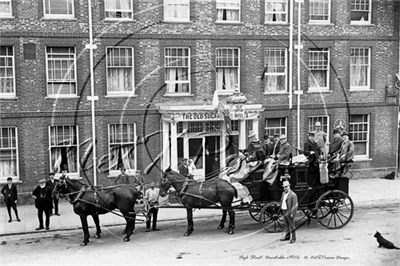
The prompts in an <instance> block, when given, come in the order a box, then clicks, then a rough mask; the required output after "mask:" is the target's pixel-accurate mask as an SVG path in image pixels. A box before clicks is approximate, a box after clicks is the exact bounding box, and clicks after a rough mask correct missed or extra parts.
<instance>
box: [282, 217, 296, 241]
mask: <svg viewBox="0 0 400 266" xmlns="http://www.w3.org/2000/svg"><path fill="white" fill-rule="evenodd" d="M283 222H284V223H285V225H286V235H285V238H287V239H293V240H296V231H295V225H294V217H293V218H290V211H288V210H283Z"/></svg>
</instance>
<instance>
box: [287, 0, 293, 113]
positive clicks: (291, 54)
mask: <svg viewBox="0 0 400 266" xmlns="http://www.w3.org/2000/svg"><path fill="white" fill-rule="evenodd" d="M289 4H290V10H289V12H290V18H289V20H290V24H289V25H290V26H289V69H288V70H289V110H291V109H292V108H293V88H292V87H293V12H294V8H293V5H294V3H293V1H289Z"/></svg>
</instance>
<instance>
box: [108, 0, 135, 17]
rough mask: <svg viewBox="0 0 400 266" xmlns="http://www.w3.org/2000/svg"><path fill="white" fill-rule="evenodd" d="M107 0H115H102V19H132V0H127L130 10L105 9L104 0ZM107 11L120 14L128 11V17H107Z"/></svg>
mask: <svg viewBox="0 0 400 266" xmlns="http://www.w3.org/2000/svg"><path fill="white" fill-rule="evenodd" d="M107 1H115V0H104V19H105V20H128V21H129V20H133V19H134V18H133V14H134V13H133V0H127V1H128V2H129V3H130V6H131V9H130V10H128V9H122V8H121V9H107V4H106V2H107ZM107 12H115V13H118V12H120V13H121V14H122V13H130V17H128V18H123V17H120V18H119V17H107Z"/></svg>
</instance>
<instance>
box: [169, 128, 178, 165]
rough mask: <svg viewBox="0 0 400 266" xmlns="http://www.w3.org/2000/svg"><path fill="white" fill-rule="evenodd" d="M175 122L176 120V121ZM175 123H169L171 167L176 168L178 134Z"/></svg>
mask: <svg viewBox="0 0 400 266" xmlns="http://www.w3.org/2000/svg"><path fill="white" fill-rule="evenodd" d="M176 123H177V122H176ZM176 123H171V124H170V126H171V169H172V170H174V171H177V170H178V135H177V131H176V130H177V128H176Z"/></svg>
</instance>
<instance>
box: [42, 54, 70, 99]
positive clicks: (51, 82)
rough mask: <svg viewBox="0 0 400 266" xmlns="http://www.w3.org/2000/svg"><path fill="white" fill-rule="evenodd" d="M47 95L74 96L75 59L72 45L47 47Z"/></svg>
mask: <svg viewBox="0 0 400 266" xmlns="http://www.w3.org/2000/svg"><path fill="white" fill-rule="evenodd" d="M46 61H47V95H48V96H61V97H62V96H64V97H65V96H76V94H77V92H76V61H75V48H73V47H47V49H46Z"/></svg>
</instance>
